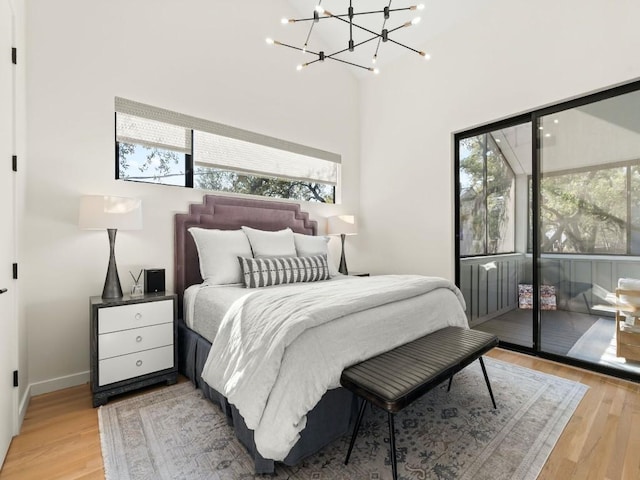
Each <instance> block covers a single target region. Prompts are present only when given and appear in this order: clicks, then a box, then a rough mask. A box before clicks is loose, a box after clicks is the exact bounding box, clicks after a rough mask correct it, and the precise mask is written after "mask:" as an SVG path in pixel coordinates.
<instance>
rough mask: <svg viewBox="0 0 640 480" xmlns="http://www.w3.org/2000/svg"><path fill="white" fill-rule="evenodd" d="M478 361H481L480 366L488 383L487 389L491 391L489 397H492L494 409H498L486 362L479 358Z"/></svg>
mask: <svg viewBox="0 0 640 480" xmlns="http://www.w3.org/2000/svg"><path fill="white" fill-rule="evenodd" d="M478 360H480V366H481V367H482V373H483V374H484V381H485V382H487V388H488V389H489V395H491V402H492V403H493V408H498V407H497V406H496V400H495V399H494V398H493V391H492V390H491V383H489V375H487V369H486V368H485V366H484V360H482V357H478Z"/></svg>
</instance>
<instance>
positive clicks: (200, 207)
mask: <svg viewBox="0 0 640 480" xmlns="http://www.w3.org/2000/svg"><path fill="white" fill-rule="evenodd" d="M242 226H247V227H253V228H258V229H260V230H270V231H275V230H282V229H283V228H287V227H289V228H291V230H293V231H294V232H297V233H304V234H306V235H316V234H317V231H318V223H317V222H316V221H315V220H310V219H309V214H308V213H306V212H303V211H302V210H300V205H297V204H295V203H285V202H274V201H267V200H253V199H247V198H237V197H223V196H219V195H205V196H204V198H203V200H202V203H201V204H199V203H192V204H190V205H189V213H178V214H176V216H175V243H174V248H175V255H174V260H175V265H174V272H175V273H174V274H175V282H174V288H175V290H176V293H177V294H178V307H179V310H178V311H179V312H180V313H182V296H183V294H184V291H185V289H186V288H187V287H189V286H191V285H195V284H197V283H202V277H201V276H200V264H199V260H198V251H197V249H196V245H195V242H194V241H193V237H192V236H191V234H190V233H189V232H188V229H189V228H190V227H201V228H216V229H219V230H237V229H239V228H240V227H242Z"/></svg>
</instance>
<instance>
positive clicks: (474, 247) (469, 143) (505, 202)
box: [460, 135, 514, 255]
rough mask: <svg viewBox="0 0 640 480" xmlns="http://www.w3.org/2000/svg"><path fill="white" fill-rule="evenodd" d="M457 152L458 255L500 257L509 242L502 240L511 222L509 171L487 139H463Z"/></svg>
mask: <svg viewBox="0 0 640 480" xmlns="http://www.w3.org/2000/svg"><path fill="white" fill-rule="evenodd" d="M460 151H461V152H463V153H461V158H460V178H461V185H460V190H461V191H460V225H461V231H462V234H463V242H462V244H461V247H462V249H461V253H462V254H463V255H482V254H495V253H503V252H502V250H504V248H505V245H512V242H513V239H508V238H506V236H507V232H506V227H507V225H508V223H509V221H510V220H513V219H512V218H511V217H512V216H513V211H512V206H511V202H510V199H511V196H512V194H513V190H514V174H513V171H512V170H511V168H510V167H509V165H508V164H507V162H506V160H505V159H504V157H503V155H502V153H501V151H500V149H499V148H498V146H497V145H495V143H494V142H493V139H492V138H491V137H490V136H489V135H479V136H476V137H471V138H466V139H463V140H462V141H461V145H460ZM464 237H471V238H466V239H465V238H464ZM485 243H486V245H485Z"/></svg>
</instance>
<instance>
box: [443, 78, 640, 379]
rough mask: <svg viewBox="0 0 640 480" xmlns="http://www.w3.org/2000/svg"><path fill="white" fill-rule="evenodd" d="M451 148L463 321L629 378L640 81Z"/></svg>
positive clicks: (638, 331) (635, 337)
mask: <svg viewBox="0 0 640 480" xmlns="http://www.w3.org/2000/svg"><path fill="white" fill-rule="evenodd" d="M455 150H456V151H455V172H456V179H455V188H456V209H455V216H456V218H455V225H456V281H457V284H458V285H459V286H460V289H461V291H462V293H463V295H464V297H465V300H466V302H467V317H468V320H469V325H470V326H471V327H472V328H475V329H479V330H484V331H489V332H492V333H495V334H496V335H498V337H499V338H500V341H501V344H502V345H503V346H506V347H507V348H513V349H517V350H522V351H527V352H530V353H534V354H536V355H540V356H545V357H549V358H552V359H555V360H562V361H566V362H567V363H572V364H575V365H578V366H581V367H585V368H591V369H593V370H598V371H602V372H605V373H610V374H614V375H618V376H622V377H627V378H632V379H635V380H638V379H640V82H634V83H631V84H628V85H624V86H621V87H616V88H613V89H610V90H608V91H603V92H599V93H597V94H592V95H589V96H585V97H583V98H579V99H575V100H571V101H569V102H564V103H562V104H558V105H555V106H552V107H548V108H544V109H540V110H536V111H532V112H530V113H527V114H522V115H519V116H518V117H514V118H513V119H510V120H506V121H501V122H498V123H494V124H490V125H487V126H486V127H480V128H476V129H473V130H470V131H467V132H461V133H458V134H456V135H455Z"/></svg>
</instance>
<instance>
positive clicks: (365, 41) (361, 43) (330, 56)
mask: <svg viewBox="0 0 640 480" xmlns="http://www.w3.org/2000/svg"><path fill="white" fill-rule="evenodd" d="M376 38H378V35H376V36H375V37H371V38H368V39H367V40H363V41H362V42H360V43H356V44H355V45H354V46H353V48H356V47H359V46H360V45H363V44H365V43H369V42H370V41H372V40H375V39H376ZM348 50H349V48H348V47H347V48H345V49H342V50H339V51H337V52H334V53H332V54H330V55H327V56H325V58H332V57H333V56H334V55H340V54H341V53H344V52H346V51H348Z"/></svg>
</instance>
